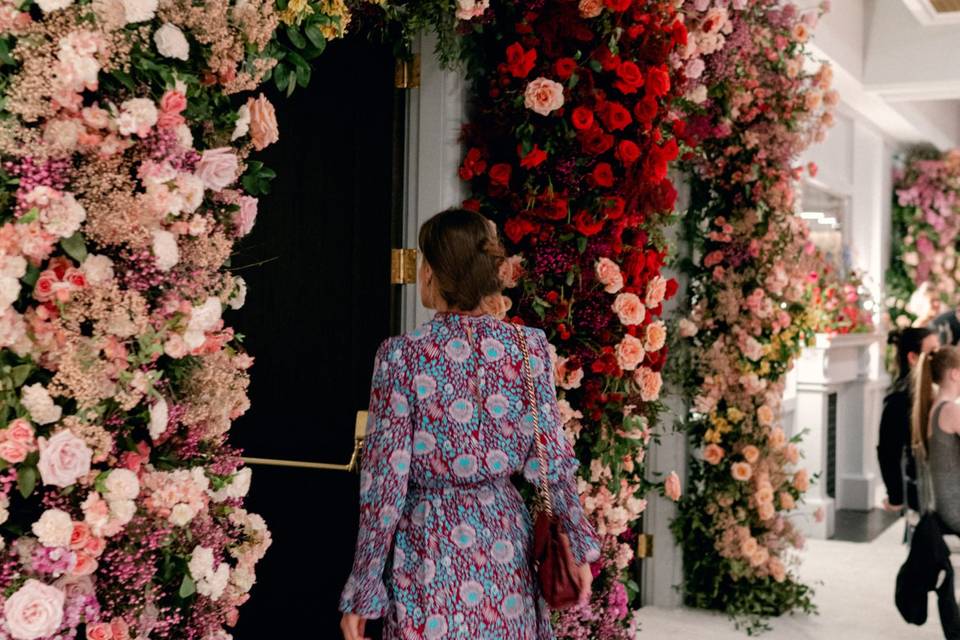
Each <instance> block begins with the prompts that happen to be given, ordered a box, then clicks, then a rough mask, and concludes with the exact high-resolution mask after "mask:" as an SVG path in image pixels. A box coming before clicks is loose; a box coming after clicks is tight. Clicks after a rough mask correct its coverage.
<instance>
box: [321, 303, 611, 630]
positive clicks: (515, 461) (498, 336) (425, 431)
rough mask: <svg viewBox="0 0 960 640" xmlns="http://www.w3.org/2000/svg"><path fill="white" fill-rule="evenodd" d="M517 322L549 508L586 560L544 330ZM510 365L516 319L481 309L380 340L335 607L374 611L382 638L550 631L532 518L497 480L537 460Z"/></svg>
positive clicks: (590, 540)
mask: <svg viewBox="0 0 960 640" xmlns="http://www.w3.org/2000/svg"><path fill="white" fill-rule="evenodd" d="M524 331H525V333H526V336H527V343H528V347H529V351H530V360H531V366H532V369H533V374H534V381H535V387H536V392H537V400H538V402H539V404H540V425H541V431H542V433H543V437H544V439H545V443H546V450H547V458H548V479H549V482H550V487H551V492H552V496H553V499H554V502H555V510H556V513H558V514H560V515H561V516H562V517H563V518H565V519H566V522H565V525H566V530H567V532H568V534H569V536H570V542H571V546H572V548H573V552H574V555H575V556H576V558H577V560H578V561H579V562H586V561H592V560H594V559H596V558H597V557H598V556H599V542H598V540H597V537H596V534H595V532H594V530H593V527H592V526H591V524H590V523H589V522H588V521H587V520H586V518H585V517H584V514H583V510H582V508H581V506H580V501H579V499H578V497H577V491H576V485H575V481H574V471H575V470H576V468H577V466H578V463H577V460H576V458H575V457H574V455H573V451H572V449H571V447H570V445H569V443H568V442H567V441H566V439H565V438H564V436H563V432H562V430H561V425H560V414H559V411H558V409H557V398H556V390H555V388H554V379H553V368H552V367H551V366H550V355H549V351H548V348H547V340H546V336H545V335H544V333H543V332H542V331H540V330H538V329H529V328H525V329H524ZM523 376H524V363H523V356H522V353H521V350H520V345H519V343H518V338H517V334H516V333H515V330H514V329H513V327H512V326H511V325H509V324H506V323H503V322H501V321H499V320H497V319H495V318H493V317H491V316H476V317H474V316H465V315H460V314H453V313H439V314H437V315H436V317H435V318H434V319H433V320H432V321H431V322H429V323H427V324H426V325H424V326H422V327H421V328H419V329H417V330H416V331H413V332H411V333H409V334H407V335H405V336H400V337H397V338H390V339H389V340H387V341H386V342H384V343H383V345H381V347H380V350H379V352H378V353H377V358H376V363H375V367H374V373H373V385H372V390H371V396H370V421H369V423H368V428H367V439H366V443H365V446H364V459H363V470H362V472H361V474H360V529H359V534H358V537H357V550H356V556H355V559H354V564H353V571H352V573H351V574H350V577H349V579H348V580H347V584H346V586H345V587H344V590H343V596H342V598H341V601H340V610H341V611H344V612H350V613H356V614H359V615H361V616H363V617H365V618H384V638H385V639H386V640H396V639H403V640H408V639H409V640H413V639H420V638H426V639H427V640H436V639H438V638H451V639H453V638H457V639H459V638H464V639H469V640H550V639H552V638H553V637H554V635H553V631H552V629H551V628H550V621H549V612H548V610H547V608H546V606H545V605H544V604H543V602H542V600H541V598H540V596H539V593H538V587H537V586H536V583H535V580H534V577H533V575H532V573H531V570H530V546H531V518H530V515H529V513H528V510H527V507H526V506H525V504H524V502H523V500H522V499H521V497H520V495H519V493H518V492H517V490H516V488H514V486H513V484H512V483H511V482H510V477H511V476H512V475H514V474H518V473H521V472H522V473H523V474H524V475H525V476H526V477H527V479H528V480H531V481H533V482H536V481H537V478H538V474H539V472H540V471H539V469H540V468H539V462H538V460H537V456H536V450H535V447H534V446H533V418H532V413H531V411H530V407H529V406H528V403H527V401H526V397H527V396H526V393H525V391H524V386H523V385H524V377H523ZM391 552H392V555H391ZM388 558H391V559H392V562H391V566H390V569H389V570H388V571H385V569H386V564H387V561H388Z"/></svg>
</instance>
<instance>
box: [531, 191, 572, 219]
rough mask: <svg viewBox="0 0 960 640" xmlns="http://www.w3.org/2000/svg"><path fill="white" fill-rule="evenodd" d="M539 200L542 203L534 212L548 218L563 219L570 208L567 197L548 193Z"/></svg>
mask: <svg viewBox="0 0 960 640" xmlns="http://www.w3.org/2000/svg"><path fill="white" fill-rule="evenodd" d="M539 201H540V204H539V206H538V207H537V208H536V209H534V213H536V215H537V216H539V217H541V218H546V219H547V220H563V219H564V218H566V217H567V213H568V212H569V210H570V208H569V206H568V205H567V199H566V198H558V197H556V196H552V195H549V194H548V195H545V196H542V197H540V198H539Z"/></svg>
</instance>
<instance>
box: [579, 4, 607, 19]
mask: <svg viewBox="0 0 960 640" xmlns="http://www.w3.org/2000/svg"><path fill="white" fill-rule="evenodd" d="M579 8H580V17H581V18H596V17H597V16H598V15H600V14H601V13H603V0H580V7H579Z"/></svg>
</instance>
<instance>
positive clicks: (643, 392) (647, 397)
mask: <svg viewBox="0 0 960 640" xmlns="http://www.w3.org/2000/svg"><path fill="white" fill-rule="evenodd" d="M633 379H634V381H635V382H636V383H637V386H638V387H640V399H641V400H643V401H644V402H653V401H654V400H657V399H658V398H659V397H660V389H661V388H662V387H663V378H662V377H661V376H660V372H659V371H654V370H653V369H651V368H650V367H640V368H639V369H637V372H636V373H635V374H634V375H633Z"/></svg>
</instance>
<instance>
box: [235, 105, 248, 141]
mask: <svg viewBox="0 0 960 640" xmlns="http://www.w3.org/2000/svg"><path fill="white" fill-rule="evenodd" d="M249 132H250V107H248V106H247V105H243V106H242V107H240V108H239V109H237V124H236V125H234V127H233V135H231V136H230V141H231V142H232V141H234V140H238V139H240V138H242V137H243V136H245V135H247V134H248V133H249Z"/></svg>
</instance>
